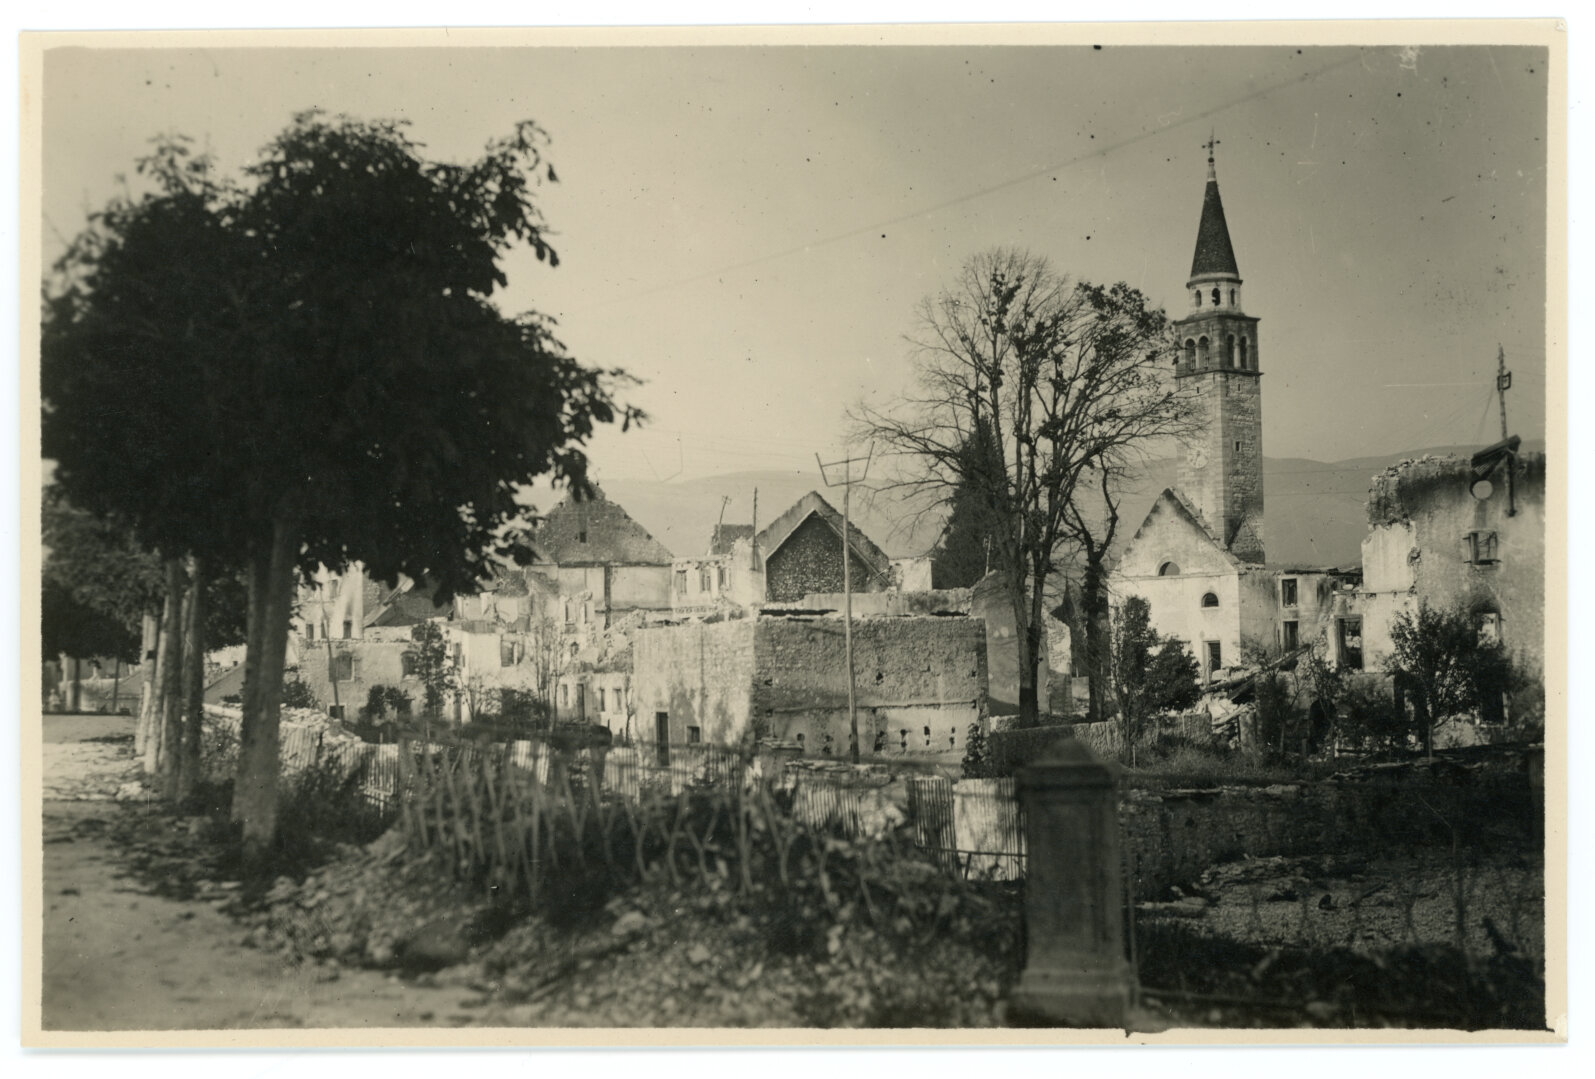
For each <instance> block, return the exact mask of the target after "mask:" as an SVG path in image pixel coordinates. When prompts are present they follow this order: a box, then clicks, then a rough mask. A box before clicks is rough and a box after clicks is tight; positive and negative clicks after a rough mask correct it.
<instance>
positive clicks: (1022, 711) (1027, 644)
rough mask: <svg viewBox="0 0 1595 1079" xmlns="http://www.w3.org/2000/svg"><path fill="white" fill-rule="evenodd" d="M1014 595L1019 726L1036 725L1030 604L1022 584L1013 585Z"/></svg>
mask: <svg viewBox="0 0 1595 1079" xmlns="http://www.w3.org/2000/svg"><path fill="white" fill-rule="evenodd" d="M1012 595H1013V617H1014V626H1013V640H1014V649H1015V651H1016V652H1017V653H1018V656H1017V659H1018V679H1019V726H1020V727H1021V728H1025V727H1034V726H1035V725H1036V723H1037V721H1038V719H1039V709H1038V708H1037V707H1036V648H1035V642H1034V641H1033V640H1032V638H1031V633H1030V626H1029V624H1028V623H1029V611H1030V604H1029V602H1028V597H1027V596H1026V595H1025V590H1024V586H1023V585H1022V584H1015V585H1013V586H1012Z"/></svg>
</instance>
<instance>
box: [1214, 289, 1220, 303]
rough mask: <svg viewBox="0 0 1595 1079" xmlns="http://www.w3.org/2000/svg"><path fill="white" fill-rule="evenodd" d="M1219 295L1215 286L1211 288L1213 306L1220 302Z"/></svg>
mask: <svg viewBox="0 0 1595 1079" xmlns="http://www.w3.org/2000/svg"><path fill="white" fill-rule="evenodd" d="M1219 296H1220V293H1219V291H1218V289H1216V288H1215V289H1214V290H1213V306H1214V307H1217V306H1218V305H1219V303H1220V302H1221V301H1220V300H1219Z"/></svg>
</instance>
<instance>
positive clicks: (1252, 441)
mask: <svg viewBox="0 0 1595 1079" xmlns="http://www.w3.org/2000/svg"><path fill="white" fill-rule="evenodd" d="M1217 142H1218V140H1216V139H1210V140H1209V141H1208V143H1207V191H1206V193H1205V194H1204V195H1203V196H1202V222H1201V224H1200V225H1199V226H1198V228H1197V231H1196V256H1195V258H1193V259H1192V260H1191V277H1190V280H1189V281H1187V282H1186V286H1185V287H1186V297H1187V298H1188V299H1189V301H1190V305H1191V306H1190V311H1189V313H1188V314H1186V316H1185V317H1184V318H1181V319H1179V320H1177V321H1176V322H1175V323H1174V329H1175V332H1176V333H1177V334H1178V335H1179V344H1180V351H1179V355H1178V356H1177V357H1176V359H1175V367H1174V373H1175V377H1176V378H1177V379H1178V381H1179V383H1180V385H1181V386H1182V387H1183V388H1184V389H1185V391H1186V392H1187V393H1189V394H1191V395H1192V396H1193V397H1194V398H1195V400H1196V402H1197V411H1198V417H1199V421H1200V426H1199V429H1198V430H1197V431H1196V432H1195V433H1194V434H1192V435H1191V436H1190V437H1189V438H1187V439H1186V440H1185V442H1184V444H1183V446H1182V447H1181V453H1180V461H1179V479H1178V483H1179V488H1180V490H1181V491H1182V492H1183V493H1184V494H1185V496H1186V497H1187V498H1188V499H1190V501H1191V502H1192V504H1194V505H1195V506H1196V508H1197V509H1198V510H1199V511H1200V512H1201V514H1202V517H1203V519H1204V520H1205V521H1206V522H1207V526H1208V528H1209V529H1211V530H1212V532H1213V534H1214V535H1215V536H1217V537H1218V539H1219V540H1220V542H1222V543H1223V544H1224V546H1225V547H1226V548H1227V549H1228V550H1229V551H1230V552H1231V553H1232V554H1234V555H1235V556H1236V557H1237V558H1239V559H1241V560H1242V561H1245V562H1258V563H1260V562H1262V561H1263V396H1262V372H1261V371H1260V370H1259V356H1258V348H1257V322H1258V320H1257V319H1255V318H1252V317H1251V316H1250V315H1247V314H1244V313H1243V312H1242V309H1241V275H1240V270H1239V269H1238V268H1237V267H1236V265H1235V250H1234V248H1232V247H1231V246H1230V240H1229V225H1228V224H1227V223H1226V222H1225V220H1224V204H1223V202H1221V201H1220V200H1219V197H1218V171H1217V169H1216V167H1215V166H1214V163H1213V148H1214V147H1215V146H1216V145H1217Z"/></svg>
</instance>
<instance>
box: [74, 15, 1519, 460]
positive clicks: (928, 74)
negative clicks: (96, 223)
mask: <svg viewBox="0 0 1595 1079" xmlns="http://www.w3.org/2000/svg"><path fill="white" fill-rule="evenodd" d="M1087 40H1089V39H1087ZM1546 78H1547V72H1546V54H1545V52H1544V51H1543V50H1535V49H1530V48H1512V47H1498V46H1497V47H1437V48H1418V49H1410V48H1407V49H1404V48H1399V47H1364V48H1320V47H1304V48H1296V47H1290V46H1277V47H1258V48H1249V47H1158V48H1153V47H1121V46H1118V45H1112V44H1110V45H1108V46H1106V47H1103V48H1100V49H1099V48H1093V47H1092V46H1091V45H1090V44H1081V45H1075V46H1005V47H959V46H944V47H850V46H840V47H836V46H833V47H823V46H795V47H745V46H729V47H727V46H722V47H712V48H675V47H669V48H604V47H592V46H588V47H579V48H571V47H537V48H527V47H521V48H499V47H490V48H423V49H416V48H365V49H351V48H341V49H298V48H270V49H267V48H188V49H158V50H150V49H142V50H115V49H92V50H90V49H63V50H59V51H55V52H51V53H49V54H48V55H47V58H46V61H45V67H44V82H43V88H44V90H43V92H44V125H43V140H44V141H43V145H44V155H43V170H44V171H43V214H44V224H43V251H44V256H45V258H46V260H48V259H49V258H50V257H51V256H52V255H53V254H55V253H58V252H59V250H60V248H61V245H62V243H63V242H64V238H66V237H70V236H71V235H73V234H75V233H76V232H77V231H78V230H79V229H80V228H81V227H82V225H83V223H84V220H85V215H86V213H87V212H88V211H89V210H91V209H93V208H96V207H98V206H100V205H103V204H104V202H105V201H106V199H107V198H108V197H110V196H111V195H112V194H113V193H114V192H115V191H116V190H117V189H118V183H119V182H120V181H119V177H127V176H131V174H132V163H133V162H134V161H135V160H136V158H137V157H138V156H139V154H140V153H142V152H143V151H144V149H145V148H146V147H147V145H148V140H149V139H150V138H151V137H152V136H154V135H156V134H157V133H161V132H172V131H175V132H181V133H184V134H187V135H190V136H192V137H193V138H194V139H196V140H197V141H198V142H199V143H201V144H202V145H204V146H206V147H208V148H209V149H210V150H211V151H212V152H213V153H214V154H215V156H216V157H217V159H218V161H219V163H220V164H221V165H222V166H223V167H224V168H227V169H229V170H236V169H237V168H238V167H239V166H241V165H242V164H244V163H245V162H247V161H248V160H249V159H250V157H251V156H252V155H253V154H254V152H255V151H256V150H258V148H259V147H260V146H261V145H262V144H263V143H265V142H266V141H267V140H268V139H269V138H270V137H271V136H272V135H273V134H275V133H276V132H277V131H279V130H280V129H281V128H282V127H283V126H284V125H285V124H286V123H287V122H288V120H289V118H290V117H291V116H292V115H293V114H294V113H295V112H297V111H299V110H302V109H307V108H312V107H315V108H322V109H325V110H328V111H330V112H345V113H349V114H352V115H355V116H359V117H363V118H375V117H396V118H403V119H406V120H408V121H410V123H411V124H412V133H413V135H414V136H415V137H416V138H418V139H419V140H420V141H422V142H424V143H425V144H426V145H427V147H428V149H429V152H430V153H432V154H433V155H435V156H437V157H441V158H446V159H453V160H465V159H469V158H470V157H472V156H474V155H475V154H476V153H478V152H479V151H480V149H481V147H482V146H483V145H484V144H485V143H486V142H487V141H488V140H489V139H491V138H493V137H495V136H497V135H501V134H503V133H506V132H508V131H509V130H510V129H511V128H512V126H513V124H514V123H515V122H516V121H517V120H520V119H527V118H529V119H534V120H536V121H537V122H538V123H539V124H540V125H541V126H543V127H544V128H545V129H546V130H547V131H548V132H549V134H550V136H551V138H552V147H551V160H552V162H553V164H554V166H555V168H556V170H557V173H558V176H559V182H558V183H556V184H553V185H547V186H545V187H544V188H543V190H542V192H541V193H540V195H539V198H540V200H541V204H542V207H543V210H544V213H545V216H546V217H547V219H548V221H549V223H550V225H551V226H552V227H553V229H554V231H555V238H554V242H555V246H556V247H557V248H558V250H559V253H560V265H559V267H558V268H557V269H550V268H549V267H548V266H546V265H544V264H540V263H538V262H537V261H536V260H535V259H534V258H532V257H531V255H530V254H529V253H521V254H519V255H517V256H514V257H512V258H511V259H510V261H509V262H508V264H507V267H506V268H507V270H508V275H509V282H510V283H509V285H508V287H507V288H505V289H504V290H502V292H501V293H500V296H499V302H500V304H501V306H503V308H504V309H505V310H507V311H520V310H526V309H534V310H538V311H541V312H544V313H547V314H551V315H553V316H554V317H555V318H557V319H558V321H559V324H560V336H561V338H562V339H563V340H564V342H565V343H566V345H567V346H568V347H569V348H570V350H571V352H572V353H573V354H574V355H575V356H577V357H578V358H580V359H582V360H583V361H585V362H587V363H589V364H593V365H597V366H603V367H623V368H625V369H626V370H627V371H629V372H630V373H631V374H633V375H635V376H636V377H637V378H639V379H640V380H641V385H639V386H637V387H635V388H633V389H631V390H628V391H627V398H628V399H629V400H630V401H632V402H633V403H634V404H636V405H639V406H640V407H642V408H643V409H644V410H645V411H646V412H647V413H648V414H649V416H650V421H649V423H648V424H647V425H646V426H645V427H644V429H643V430H642V431H640V432H630V433H627V434H625V435H624V436H622V435H620V434H619V433H618V431H617V432H606V433H604V434H603V435H601V436H600V437H599V438H598V439H596V440H595V442H594V444H593V448H592V449H593V453H592V456H593V459H594V461H595V464H596V466H597V474H598V476H599V478H600V480H602V479H604V478H605V477H609V478H632V479H649V478H652V479H659V480H668V479H673V478H678V477H700V476H706V475H714V474H719V473H729V472H738V471H746V470H752V469H807V470H813V469H814V455H815V454H816V453H819V454H821V455H822V456H826V457H827V458H829V457H831V456H836V455H838V454H840V453H841V452H842V450H843V449H844V448H845V431H846V424H845V414H846V412H847V410H848V409H849V408H850V407H852V406H854V405H856V404H857V403H858V402H861V401H868V402H869V403H871V404H873V405H877V406H884V405H889V403H890V402H891V401H892V400H893V399H894V398H896V397H897V396H898V395H900V394H902V393H903V392H905V391H906V390H908V389H910V388H911V387H912V382H913V375H914V367H913V357H912V351H911V349H910V348H909V346H908V345H907V344H906V342H905V335H907V334H909V333H911V332H912V331H913V330H914V328H915V306H916V304H917V302H918V301H919V300H920V299H921V298H922V297H924V296H926V295H929V294H932V293H934V292H935V291H937V290H938V289H940V288H942V287H945V286H946V285H947V284H949V283H950V282H951V280H952V279H953V277H954V275H955V274H956V272H957V270H958V268H959V266H960V264H961V263H962V262H963V261H964V260H965V259H967V258H968V257H970V256H972V255H974V254H976V253H978V252H980V251H982V250H986V249H988V248H991V247H996V246H1016V247H1023V248H1026V249H1028V250H1030V251H1031V252H1033V253H1036V254H1040V255H1044V256H1045V257H1047V258H1048V259H1050V260H1051V262H1052V263H1053V265H1054V266H1055V267H1056V268H1057V269H1059V270H1061V271H1063V272H1065V273H1067V274H1069V275H1071V276H1073V277H1076V278H1079V279H1084V280H1091V281H1103V282H1111V281H1119V280H1123V281H1127V282H1129V283H1130V284H1132V285H1135V286H1136V287H1138V288H1141V289H1142V290H1143V291H1145V292H1147V293H1148V294H1149V295H1150V296H1151V297H1152V298H1153V300H1154V301H1155V302H1157V303H1160V304H1163V305H1165V306H1167V307H1168V308H1169V310H1170V312H1171V314H1175V315H1179V314H1183V313H1184V311H1185V302H1186V301H1185V292H1184V287H1183V286H1184V282H1185V278H1186V275H1187V273H1188V272H1189V268H1190V260H1191V254H1192V249H1193V246H1194V242H1195V235H1196V226H1197V220H1198V216H1199V210H1200V207H1201V199H1202V190H1203V184H1204V181H1205V177H1206V160H1205V158H1206V150H1205V149H1204V148H1203V143H1205V142H1206V141H1207V139H1208V138H1209V136H1210V134H1216V136H1217V138H1218V140H1219V144H1218V147H1217V150H1216V157H1217V169H1218V177H1219V183H1220V188H1221V191H1222V194H1223V198H1224V204H1225V209H1226V211H1227V214H1228V219H1229V224H1230V232H1231V237H1232V239H1233V241H1234V247H1235V251H1236V256H1237V260H1238V262H1239V265H1240V270H1241V274H1242V277H1243V278H1244V279H1245V282H1246V285H1245V291H1244V300H1245V307H1246V310H1247V312H1248V313H1249V314H1251V315H1255V316H1258V317H1260V318H1261V319H1262V323H1261V327H1260V340H1261V346H1260V353H1259V355H1260V360H1261V368H1262V370H1263V372H1264V383H1263V385H1264V419H1263V424H1264V447H1265V452H1266V453H1267V454H1268V455H1269V456H1271V457H1307V458H1314V459H1318V460H1325V461H1330V460H1340V459H1345V458H1349V457H1358V456H1366V455H1372V454H1382V453H1390V452H1398V451H1401V450H1404V449H1415V448H1421V447H1426V446H1433V445H1441V444H1455V443H1483V442H1489V441H1493V440H1494V439H1495V438H1496V437H1498V434H1499V418H1498V414H1497V412H1496V404H1495V402H1494V399H1493V397H1492V387H1493V382H1494V369H1495V364H1496V349H1497V344H1498V343H1499V344H1500V345H1502V346H1504V347H1505V349H1506V353H1507V360H1508V366H1509V367H1510V368H1511V369H1512V371H1513V373H1514V382H1513V387H1512V391H1511V393H1510V394H1509V396H1508V410H1509V415H1510V418H1511V427H1512V430H1513V432H1514V433H1518V434H1521V435H1523V436H1525V437H1528V438H1539V437H1543V436H1544V434H1545V401H1544V395H1545V377H1544V376H1545V328H1544V322H1545V320H1544V313H1543V312H1544V303H1545V241H1544V237H1545V213H1546V142H1545V137H1546V136H1545V124H1546V86H1547V83H1546Z"/></svg>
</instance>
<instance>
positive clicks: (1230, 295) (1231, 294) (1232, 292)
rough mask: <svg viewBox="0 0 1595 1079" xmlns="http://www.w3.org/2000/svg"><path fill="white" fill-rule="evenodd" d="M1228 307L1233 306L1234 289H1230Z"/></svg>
mask: <svg viewBox="0 0 1595 1079" xmlns="http://www.w3.org/2000/svg"><path fill="white" fill-rule="evenodd" d="M1229 305H1230V306H1231V307H1234V306H1235V290H1234V289H1230V290H1229Z"/></svg>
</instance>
